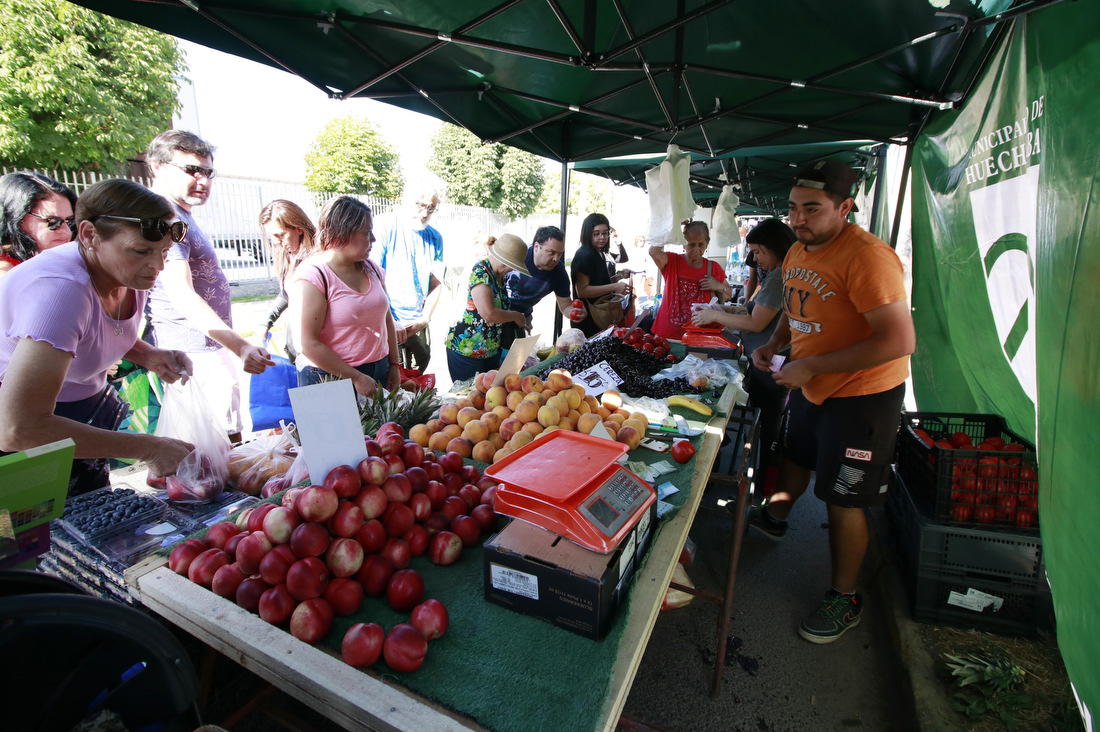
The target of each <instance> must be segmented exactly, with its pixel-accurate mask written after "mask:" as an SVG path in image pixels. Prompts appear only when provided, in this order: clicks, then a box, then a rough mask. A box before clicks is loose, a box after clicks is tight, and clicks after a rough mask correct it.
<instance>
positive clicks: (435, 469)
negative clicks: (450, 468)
mask: <svg viewBox="0 0 1100 732" xmlns="http://www.w3.org/2000/svg"><path fill="white" fill-rule="evenodd" d="M433 454H434V453H433ZM459 457H461V455H460V456H459ZM425 470H427V471H428V479H429V480H438V481H439V482H440V483H442V482H443V476H444V475H446V474H447V471H445V470H444V469H443V466H442V465H441V464H440V463H439V460H438V459H437V460H436V462H434V463H432V464H431V465H429V466H428V467H427V468H425Z"/></svg>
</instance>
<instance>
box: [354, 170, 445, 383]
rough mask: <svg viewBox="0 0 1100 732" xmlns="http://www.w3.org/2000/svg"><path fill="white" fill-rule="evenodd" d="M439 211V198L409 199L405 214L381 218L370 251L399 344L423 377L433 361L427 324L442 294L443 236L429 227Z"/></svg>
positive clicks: (428, 194)
mask: <svg viewBox="0 0 1100 732" xmlns="http://www.w3.org/2000/svg"><path fill="white" fill-rule="evenodd" d="M438 208H439V194H438V193H437V192H436V191H435V190H434V189H425V190H423V191H421V192H420V193H419V194H418V195H417V196H415V197H414V198H412V199H411V205H410V206H409V207H408V208H407V209H406V210H405V211H403V212H400V211H399V212H396V213H394V214H391V215H390V216H381V217H379V218H378V219H377V220H376V222H375V223H376V227H375V230H374V236H375V244H374V248H373V251H372V252H371V259H374V260H375V261H377V262H378V264H379V265H380V266H381V267H382V269H384V270H385V272H386V290H387V291H388V292H389V295H390V309H391V310H392V311H393V319H394V321H396V324H397V342H398V343H404V344H405V352H406V353H407V354H408V356H409V359H410V361H411V364H412V367H413V368H416V369H419V370H420V372H421V373H425V372H426V371H427V368H428V361H429V360H430V359H431V350H430V349H429V346H428V341H427V337H426V336H427V331H426V328H427V326H428V320H429V319H430V318H431V316H432V311H433V310H435V306H436V303H438V302H439V294H440V292H441V291H442V290H441V288H440V287H439V285H440V281H439V278H438V277H436V275H435V273H434V272H432V266H433V265H434V264H435V263H442V261H443V236H442V235H440V233H439V232H438V231H437V230H436V229H434V228H432V227H431V226H429V225H428V221H429V220H430V219H431V217H432V214H434V213H435V212H436V209H438Z"/></svg>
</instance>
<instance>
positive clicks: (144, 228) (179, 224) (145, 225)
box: [91, 214, 187, 244]
mask: <svg viewBox="0 0 1100 732" xmlns="http://www.w3.org/2000/svg"><path fill="white" fill-rule="evenodd" d="M96 219H117V220H118V221H133V222H134V223H136V224H138V225H139V226H141V236H142V238H144V239H145V240H146V241H160V240H161V239H163V238H164V237H165V236H168V235H170V236H171V237H172V241H174V242H176V243H177V244H179V243H180V242H181V241H183V237H185V236H187V223H186V222H183V221H175V222H173V223H171V224H167V223H165V222H164V219H137V218H134V217H133V216H112V215H110V214H100V215H99V216H93V217H92V219H91V221H92V222H95V220H96Z"/></svg>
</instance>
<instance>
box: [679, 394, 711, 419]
mask: <svg viewBox="0 0 1100 732" xmlns="http://www.w3.org/2000/svg"><path fill="white" fill-rule="evenodd" d="M668 403H669V405H670V406H673V407H686V408H687V409H690V410H692V411H693V412H698V413H699V414H701V415H703V416H704V417H709V416H710V415H712V414H714V410H712V409H711V408H710V407H708V406H707V405H706V404H703V403H702V402H701V401H699V400H698V399H692V398H691V397H686V396H682V395H680V394H677V395H675V396H670V397H669V398H668Z"/></svg>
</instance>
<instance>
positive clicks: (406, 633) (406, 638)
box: [382, 623, 428, 673]
mask: <svg viewBox="0 0 1100 732" xmlns="http://www.w3.org/2000/svg"><path fill="white" fill-rule="evenodd" d="M427 653H428V641H426V640H424V634H423V633H421V632H420V631H419V630H417V629H416V628H415V627H414V626H412V625H409V624H408V623H400V624H398V625H395V626H394V627H393V629H392V630H390V632H389V634H388V635H387V636H386V641H385V643H383V645H382V655H383V657H384V658H385V659H386V665H388V666H389V667H390V668H391V669H393V670H394V671H397V672H398V673H410V672H412V671H415V670H417V669H418V668H420V667H421V666H422V665H423V663H424V656H426V655H427Z"/></svg>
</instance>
